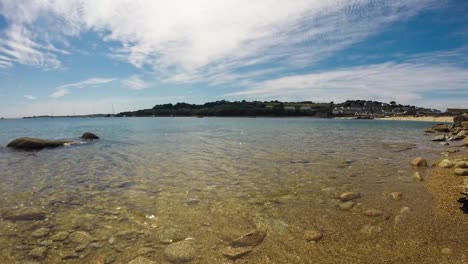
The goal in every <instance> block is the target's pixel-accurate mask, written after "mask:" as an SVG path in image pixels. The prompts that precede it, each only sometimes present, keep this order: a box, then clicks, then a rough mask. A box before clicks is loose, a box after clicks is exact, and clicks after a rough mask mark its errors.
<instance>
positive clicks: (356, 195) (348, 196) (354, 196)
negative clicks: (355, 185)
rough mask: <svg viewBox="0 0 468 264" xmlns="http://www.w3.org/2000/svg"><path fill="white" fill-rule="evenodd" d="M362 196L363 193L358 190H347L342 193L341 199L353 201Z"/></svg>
mask: <svg viewBox="0 0 468 264" xmlns="http://www.w3.org/2000/svg"><path fill="white" fill-rule="evenodd" d="M360 197H361V194H360V193H358V192H345V193H342V194H340V200H341V201H343V202H346V201H351V200H354V199H358V198H360Z"/></svg>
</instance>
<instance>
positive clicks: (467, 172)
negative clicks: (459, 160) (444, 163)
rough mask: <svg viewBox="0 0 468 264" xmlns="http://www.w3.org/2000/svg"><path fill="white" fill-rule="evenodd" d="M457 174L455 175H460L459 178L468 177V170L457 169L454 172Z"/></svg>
mask: <svg viewBox="0 0 468 264" xmlns="http://www.w3.org/2000/svg"><path fill="white" fill-rule="evenodd" d="M453 172H454V173H455V175H458V176H468V169H460V168H459V169H455V170H454V171H453Z"/></svg>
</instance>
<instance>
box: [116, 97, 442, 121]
mask: <svg viewBox="0 0 468 264" xmlns="http://www.w3.org/2000/svg"><path fill="white" fill-rule="evenodd" d="M440 114H441V112H440V111H439V110H435V109H428V108H422V107H416V106H411V105H401V104H397V103H396V102H394V101H392V102H390V103H383V102H377V101H366V100H348V101H346V102H343V103H337V104H335V103H334V102H329V103H316V102H312V101H302V102H280V101H277V100H275V101H252V102H248V101H245V100H244V101H235V102H230V101H226V100H221V101H216V102H209V103H205V104H188V103H176V104H160V105H155V106H154V107H153V108H150V109H141V110H137V111H127V112H121V113H118V114H117V115H116V116H118V117H147V116H252V117H255V116H266V117H270V116H271V117H278V116H313V117H335V116H338V117H347V116H360V117H383V116H389V115H391V116H393V115H440Z"/></svg>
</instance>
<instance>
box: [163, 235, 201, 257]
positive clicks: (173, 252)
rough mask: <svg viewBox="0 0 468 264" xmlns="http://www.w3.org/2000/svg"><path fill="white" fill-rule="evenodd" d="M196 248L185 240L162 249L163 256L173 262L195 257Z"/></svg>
mask: <svg viewBox="0 0 468 264" xmlns="http://www.w3.org/2000/svg"><path fill="white" fill-rule="evenodd" d="M196 255H197V250H196V249H195V247H194V246H193V243H192V242H190V241H187V240H184V241H180V242H177V243H173V244H170V245H169V246H167V247H166V249H165V250H164V256H165V257H166V258H167V259H168V260H169V261H170V262H173V263H183V262H189V261H191V260H192V259H194V258H195V256H196Z"/></svg>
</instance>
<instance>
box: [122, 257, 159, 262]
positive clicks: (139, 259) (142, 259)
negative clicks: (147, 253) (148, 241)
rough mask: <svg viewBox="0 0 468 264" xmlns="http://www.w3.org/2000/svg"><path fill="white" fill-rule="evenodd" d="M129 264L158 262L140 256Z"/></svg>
mask: <svg viewBox="0 0 468 264" xmlns="http://www.w3.org/2000/svg"><path fill="white" fill-rule="evenodd" d="M128 264H156V262H154V261H152V260H149V259H147V258H145V257H141V256H140V257H137V258H135V259H133V260H132V261H130V262H128Z"/></svg>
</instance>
